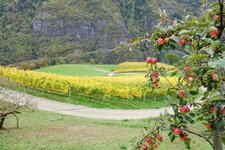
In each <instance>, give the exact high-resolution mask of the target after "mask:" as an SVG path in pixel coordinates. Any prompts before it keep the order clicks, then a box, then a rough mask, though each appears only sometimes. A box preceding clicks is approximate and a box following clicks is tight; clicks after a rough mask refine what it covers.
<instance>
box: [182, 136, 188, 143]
mask: <svg viewBox="0 0 225 150" xmlns="http://www.w3.org/2000/svg"><path fill="white" fill-rule="evenodd" d="M180 139H181V141H184V142H186V141H187V139H188V138H187V135H184V136H183V137H180Z"/></svg>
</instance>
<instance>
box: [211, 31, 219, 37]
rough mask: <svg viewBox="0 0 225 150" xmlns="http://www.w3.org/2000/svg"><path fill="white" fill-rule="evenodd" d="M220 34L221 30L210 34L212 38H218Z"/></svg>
mask: <svg viewBox="0 0 225 150" xmlns="http://www.w3.org/2000/svg"><path fill="white" fill-rule="evenodd" d="M219 34H220V31H219V30H217V31H213V32H210V35H211V37H218V36H219Z"/></svg>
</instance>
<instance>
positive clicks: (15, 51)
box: [0, 0, 201, 65]
mask: <svg viewBox="0 0 225 150" xmlns="http://www.w3.org/2000/svg"><path fill="white" fill-rule="evenodd" d="M200 6H201V3H200V0H170V1H168V0H7V1H0V34H1V36H0V64H3V65H6V64H10V63H17V62H21V61H27V60H32V59H40V58H43V57H50V58H51V59H52V58H58V57H65V58H67V57H70V56H71V55H79V54H80V53H84V52H90V51H96V50H109V49H114V48H115V47H117V46H118V45H120V44H122V43H124V42H126V41H127V40H128V39H129V38H134V37H138V36H141V35H143V34H144V33H146V32H150V33H151V31H152V29H153V28H154V25H155V24H156V23H157V21H158V9H159V8H161V9H166V10H167V11H168V12H169V13H170V15H171V17H175V18H182V17H183V16H185V15H187V14H191V15H198V13H199V12H200Z"/></svg>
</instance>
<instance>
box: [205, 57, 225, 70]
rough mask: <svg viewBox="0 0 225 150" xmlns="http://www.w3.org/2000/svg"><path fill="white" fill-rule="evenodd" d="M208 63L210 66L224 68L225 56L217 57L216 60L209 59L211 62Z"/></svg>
mask: <svg viewBox="0 0 225 150" xmlns="http://www.w3.org/2000/svg"><path fill="white" fill-rule="evenodd" d="M208 65H209V66H210V67H211V68H218V69H224V66H225V58H223V59H219V60H216V61H211V62H209V63H208Z"/></svg>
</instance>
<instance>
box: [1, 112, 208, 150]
mask: <svg viewBox="0 0 225 150" xmlns="http://www.w3.org/2000/svg"><path fill="white" fill-rule="evenodd" d="M156 120H158V119H157V118H156V119H154V118H152V119H144V120H123V121H108V120H94V119H85V118H79V117H72V116H67V115H61V114H56V113H50V112H46V111H35V112H33V113H31V112H24V113H22V114H21V115H20V128H19V129H16V128H15V126H16V124H15V120H14V118H13V117H12V116H11V117H9V118H7V120H6V124H5V127H6V129H5V130H0V149H1V150H24V149H26V150H28V149H32V150H40V149H45V150H119V149H124V150H125V149H129V148H132V146H131V141H132V140H133V139H134V138H135V137H138V138H139V139H140V138H141V136H142V134H143V133H144V127H146V126H147V127H149V126H153V125H154V123H155V122H156ZM202 127H203V125H202V124H197V125H195V126H191V128H192V129H195V130H196V129H197V130H199V129H202ZM166 133H167V132H166V131H163V132H162V135H163V136H164V137H165V140H164V142H163V143H162V144H161V146H160V147H159V148H158V150H165V149H167V150H185V147H184V144H183V143H182V142H181V141H180V140H178V139H176V140H175V142H174V143H173V144H171V143H170V142H169V139H168V138H167V137H166ZM190 137H191V138H192V149H197V150H210V147H209V146H208V145H207V143H206V142H205V141H203V140H201V139H199V138H196V137H193V136H190Z"/></svg>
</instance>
